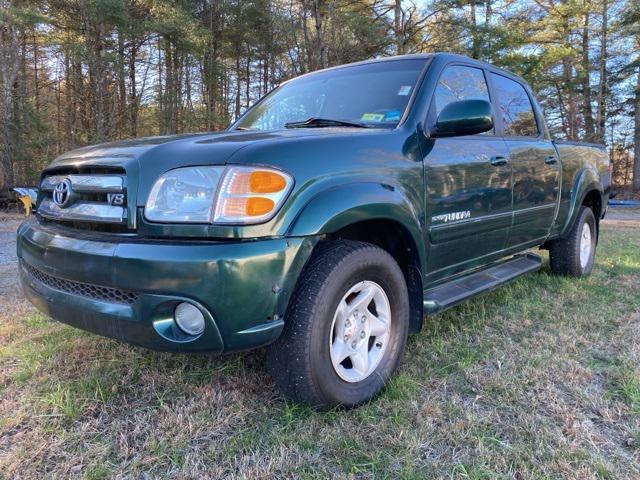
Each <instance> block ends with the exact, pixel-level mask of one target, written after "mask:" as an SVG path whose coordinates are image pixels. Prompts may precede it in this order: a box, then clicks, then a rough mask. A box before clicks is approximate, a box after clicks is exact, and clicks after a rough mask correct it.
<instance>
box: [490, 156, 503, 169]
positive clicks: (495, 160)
mask: <svg viewBox="0 0 640 480" xmlns="http://www.w3.org/2000/svg"><path fill="white" fill-rule="evenodd" d="M490 162H491V165H493V166H494V167H501V166H503V165H506V164H507V159H506V158H505V157H502V156H500V155H496V156H495V157H491V160H490Z"/></svg>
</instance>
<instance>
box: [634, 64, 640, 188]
mask: <svg viewBox="0 0 640 480" xmlns="http://www.w3.org/2000/svg"><path fill="white" fill-rule="evenodd" d="M633 107H634V110H635V113H634V122H635V125H634V129H633V190H634V191H636V192H637V191H640V66H638V76H637V78H636V94H635V100H634V102H633Z"/></svg>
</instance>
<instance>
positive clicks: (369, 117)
mask: <svg viewBox="0 0 640 480" xmlns="http://www.w3.org/2000/svg"><path fill="white" fill-rule="evenodd" d="M360 120H362V121H364V122H382V121H383V120H384V115H383V114H381V113H363V114H362V117H360Z"/></svg>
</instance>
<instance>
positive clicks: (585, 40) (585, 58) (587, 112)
mask: <svg viewBox="0 0 640 480" xmlns="http://www.w3.org/2000/svg"><path fill="white" fill-rule="evenodd" d="M590 72H591V62H590V59H589V12H588V10H587V11H586V12H585V14H584V25H583V28H582V116H583V117H584V140H585V141H587V142H593V141H594V136H595V131H594V121H593V109H592V107H591V74H590Z"/></svg>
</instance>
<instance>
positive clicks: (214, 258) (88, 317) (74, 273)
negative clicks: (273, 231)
mask: <svg viewBox="0 0 640 480" xmlns="http://www.w3.org/2000/svg"><path fill="white" fill-rule="evenodd" d="M316 242H317V237H295V238H274V239H266V240H253V241H252V240H244V241H220V242H216V241H181V240H175V241H166V240H162V241H152V240H144V239H136V238H130V237H124V238H122V237H120V238H119V237H115V236H109V235H105V237H104V239H103V238H100V237H98V236H97V235H95V236H93V237H92V236H87V235H86V234H85V233H83V232H75V231H71V230H69V229H66V228H63V227H57V226H49V225H46V224H44V223H41V222H40V221H39V220H38V219H36V218H32V219H30V220H28V221H26V222H25V223H23V224H22V225H21V226H20V228H19V229H18V258H19V261H20V276H21V280H22V284H23V288H24V291H25V294H26V296H27V298H29V300H30V301H31V302H32V303H33V304H34V305H35V306H36V307H37V308H38V309H39V310H41V311H43V312H44V313H46V314H48V315H50V316H51V317H52V318H54V319H56V320H59V321H61V322H63V323H67V324H69V325H73V326H76V327H78V328H81V329H84V330H87V331H90V332H94V333H97V334H100V335H104V336H107V337H112V338H116V339H118V340H122V341H124V342H128V343H132V344H136V345H141V346H144V347H147V348H152V349H155V350H166V351H188V352H196V351H211V352H222V351H235V350H244V349H248V348H253V347H258V346H261V345H266V344H268V343H270V342H272V341H274V340H275V339H276V338H277V337H278V335H279V334H280V332H281V331H282V328H283V326H284V322H283V315H284V313H285V310H286V307H287V304H288V301H289V298H290V296H291V293H292V292H293V289H294V287H295V283H296V281H297V279H298V276H299V275H300V272H301V271H302V268H303V267H304V264H305V263H306V261H307V259H308V258H309V255H310V254H311V251H312V249H313V247H314V245H315V243H316ZM181 301H189V302H191V303H192V304H194V305H196V306H197V307H198V308H200V310H201V311H202V312H203V314H204V316H205V319H206V327H205V330H204V332H203V333H202V334H200V335H197V336H188V335H186V334H184V333H182V332H181V331H180V330H179V329H178V328H177V326H176V325H175V323H174V322H173V310H174V309H175V306H176V305H177V304H178V303H180V302H181Z"/></svg>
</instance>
